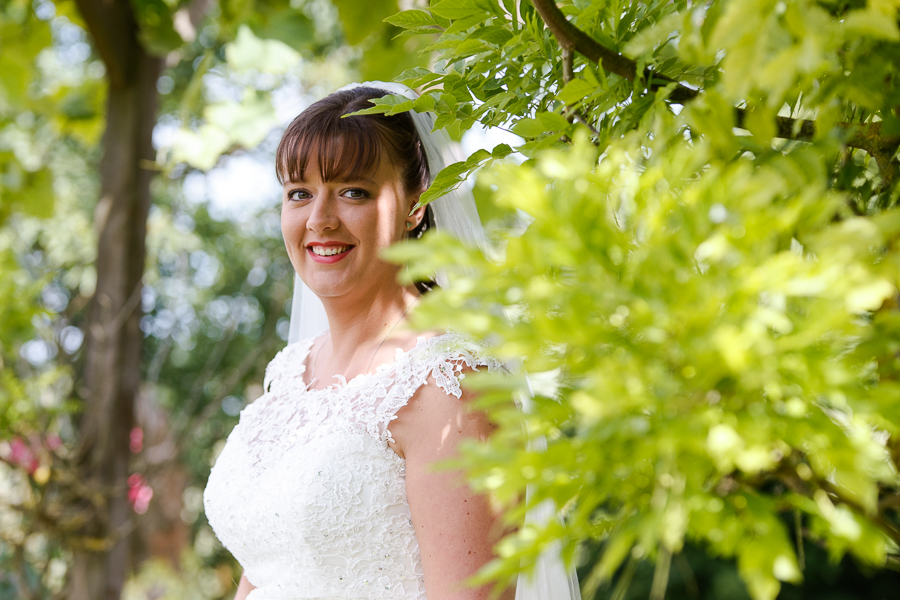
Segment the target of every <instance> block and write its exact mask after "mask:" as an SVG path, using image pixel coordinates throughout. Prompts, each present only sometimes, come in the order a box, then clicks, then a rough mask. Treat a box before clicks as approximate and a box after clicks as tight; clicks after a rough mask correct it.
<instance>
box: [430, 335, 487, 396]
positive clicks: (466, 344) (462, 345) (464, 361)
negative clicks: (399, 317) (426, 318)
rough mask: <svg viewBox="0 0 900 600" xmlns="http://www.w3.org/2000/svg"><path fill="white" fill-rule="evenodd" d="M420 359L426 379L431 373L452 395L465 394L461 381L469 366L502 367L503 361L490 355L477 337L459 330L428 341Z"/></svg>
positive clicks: (441, 386) (476, 368)
mask: <svg viewBox="0 0 900 600" xmlns="http://www.w3.org/2000/svg"><path fill="white" fill-rule="evenodd" d="M429 341H430V342H431V343H429V344H426V347H425V351H424V352H423V353H422V356H421V358H420V360H421V361H422V368H423V370H424V371H425V373H424V375H425V378H426V379H427V377H428V376H429V375H430V376H432V377H433V378H434V381H435V383H436V384H437V386H438V387H439V388H441V389H442V390H444V392H445V393H446V394H447V395H449V396H456V397H457V398H461V397H462V387H461V386H460V382H461V381H462V380H463V379H465V376H466V375H465V373H463V371H464V370H465V369H466V368H469V369H472V370H474V371H479V370H481V369H482V368H487V370H488V371H491V372H493V371H500V370H502V365H501V363H500V362H499V361H498V360H497V359H496V358H494V357H492V356H490V354H489V353H488V350H487V348H486V346H485V345H484V344H482V343H480V342H478V341H477V340H475V339H474V338H471V337H469V336H465V335H462V334H458V333H451V334H447V335H443V336H438V337H436V338H432V340H429Z"/></svg>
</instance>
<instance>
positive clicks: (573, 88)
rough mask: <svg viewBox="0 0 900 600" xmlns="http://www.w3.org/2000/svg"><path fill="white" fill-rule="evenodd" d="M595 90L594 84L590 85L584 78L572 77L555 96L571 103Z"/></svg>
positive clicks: (582, 98) (579, 100)
mask: <svg viewBox="0 0 900 600" xmlns="http://www.w3.org/2000/svg"><path fill="white" fill-rule="evenodd" d="M596 91H597V86H596V85H591V84H590V83H588V82H587V81H585V80H584V79H573V80H572V81H570V82H569V83H567V84H566V87H564V88H563V89H562V90H560V91H559V92H558V93H557V94H556V97H557V98H559V99H560V100H561V101H563V102H565V103H566V104H570V105H571V104H576V103H578V102H581V101H582V100H584V98H585V97H586V96H589V95H591V94H593V93H594V92H596Z"/></svg>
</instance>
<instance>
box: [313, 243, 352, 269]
mask: <svg viewBox="0 0 900 600" xmlns="http://www.w3.org/2000/svg"><path fill="white" fill-rule="evenodd" d="M355 247H356V246H351V245H349V244H342V245H329V246H322V245H320V244H310V245H309V246H307V247H306V251H307V252H309V256H310V258H312V259H313V261H315V262H317V263H319V264H320V265H330V264H334V263H336V262H338V261H340V260H343V259H344V258H345V257H346V256H347V255H348V254H350V251H351V250H353V249H354V248H355Z"/></svg>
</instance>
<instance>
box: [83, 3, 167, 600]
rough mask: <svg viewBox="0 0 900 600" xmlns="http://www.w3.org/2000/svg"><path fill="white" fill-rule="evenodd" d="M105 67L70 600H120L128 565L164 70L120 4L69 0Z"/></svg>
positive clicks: (128, 9) (127, 6) (126, 5)
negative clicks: (133, 434)
mask: <svg viewBox="0 0 900 600" xmlns="http://www.w3.org/2000/svg"><path fill="white" fill-rule="evenodd" d="M77 4H78V7H79V10H80V11H81V13H82V16H83V17H84V19H85V22H86V23H87V26H88V29H89V31H90V33H91V35H92V36H93V38H94V43H95V46H96V47H97V49H98V51H99V52H100V55H101V57H102V58H103V61H104V63H105V65H106V69H107V81H108V82H109V96H108V99H107V108H106V114H107V124H106V131H105V133H104V136H103V145H102V150H103V156H102V159H101V164H100V180H101V190H100V199H99V202H98V203H97V208H96V211H95V215H94V217H95V227H96V231H97V234H98V247H97V287H96V291H95V294H94V297H93V299H92V301H91V306H90V309H89V311H88V318H87V327H86V346H85V352H86V356H85V367H84V368H85V371H84V383H85V390H86V394H85V397H84V398H83V400H84V407H83V412H82V414H81V418H80V421H79V435H80V446H79V455H78V458H79V467H80V469H81V477H82V480H83V481H84V482H85V483H86V484H87V485H88V487H89V489H91V490H93V491H96V492H97V494H96V497H95V498H93V499H86V502H89V503H90V504H91V505H92V506H93V510H92V511H91V512H90V514H91V515H93V516H92V518H91V519H90V520H89V521H88V522H87V523H86V524H85V526H84V529H83V531H82V536H81V540H82V543H81V544H79V546H78V547H77V548H76V549H75V552H74V557H73V565H72V570H71V572H70V575H69V582H68V583H69V587H68V597H69V598H70V600H98V599H104V600H118V598H119V596H120V594H121V591H122V586H123V583H124V581H125V576H126V574H127V567H128V565H129V552H128V548H129V544H128V532H129V531H130V529H131V527H132V523H131V522H132V517H133V514H134V513H133V511H132V510H131V507H130V505H129V502H128V498H127V489H128V486H127V479H128V476H129V458H130V452H129V433H130V431H131V428H132V426H133V423H134V405H135V401H136V398H137V395H138V389H139V384H140V354H141V343H142V335H141V330H140V327H139V323H140V300H141V279H142V277H143V274H144V261H145V238H146V228H147V213H148V210H149V207H150V180H151V178H152V176H153V172H152V171H151V170H149V169H148V168H147V167H148V165H150V164H152V162H153V160H154V155H153V147H152V144H151V135H152V132H153V125H154V123H155V120H156V108H157V92H156V80H157V78H158V77H159V74H160V70H161V68H162V63H161V61H160V59H159V58H157V57H152V56H150V55H148V54H147V53H146V52H145V51H144V49H143V48H142V47H141V45H140V43H139V42H138V37H137V33H138V29H137V24H136V22H135V19H134V14H133V12H132V9H131V5H130V3H129V1H128V0H77Z"/></svg>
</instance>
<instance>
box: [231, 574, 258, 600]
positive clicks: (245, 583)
mask: <svg viewBox="0 0 900 600" xmlns="http://www.w3.org/2000/svg"><path fill="white" fill-rule="evenodd" d="M255 589H256V588H255V587H254V586H253V584H252V583H250V580H249V579H247V574H246V573H244V574H242V575H241V581H240V583H239V584H238V589H237V593H236V594H235V595H234V600H244V598H246V597H247V595H248V594H249V593H250V592H252V591H253V590H255Z"/></svg>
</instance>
